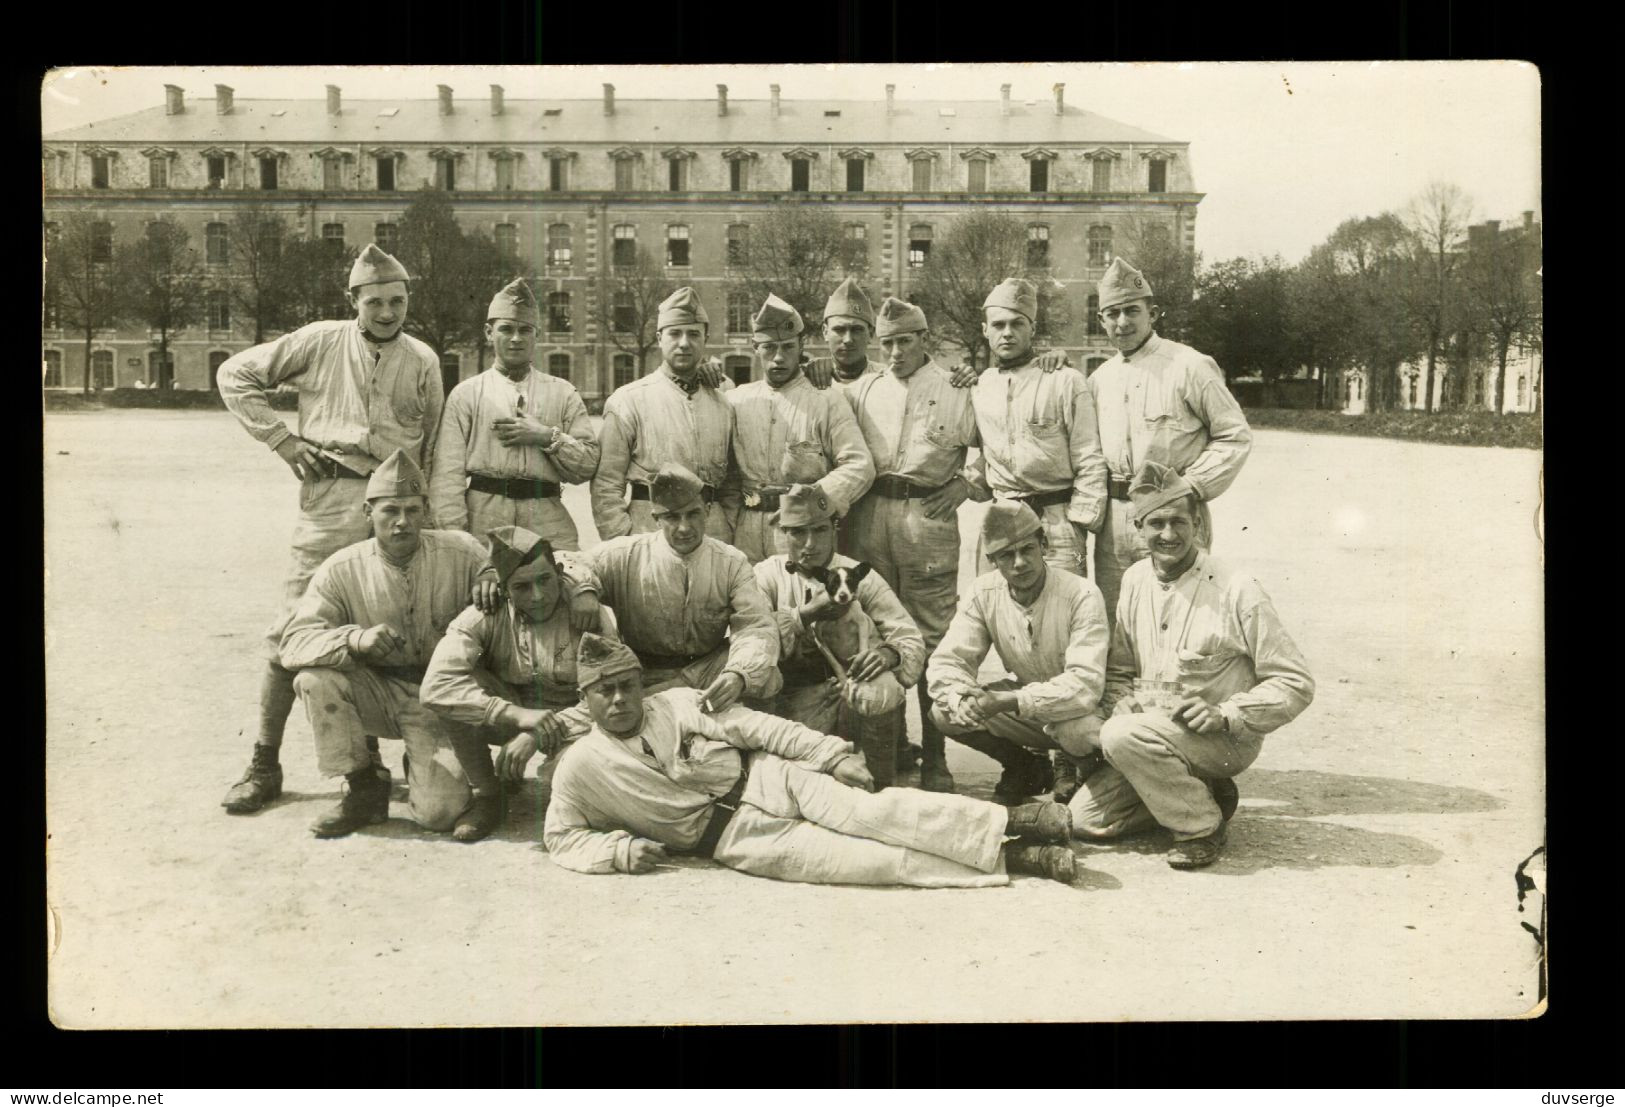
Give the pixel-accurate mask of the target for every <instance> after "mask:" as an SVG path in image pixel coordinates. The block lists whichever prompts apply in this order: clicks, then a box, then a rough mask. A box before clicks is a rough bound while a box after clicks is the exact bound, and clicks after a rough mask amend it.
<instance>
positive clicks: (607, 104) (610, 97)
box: [604, 85, 615, 115]
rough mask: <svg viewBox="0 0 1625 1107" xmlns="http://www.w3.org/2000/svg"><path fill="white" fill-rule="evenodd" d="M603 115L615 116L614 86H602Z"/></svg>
mask: <svg viewBox="0 0 1625 1107" xmlns="http://www.w3.org/2000/svg"><path fill="white" fill-rule="evenodd" d="M604 114H605V115H614V114H615V86H614V85H605V86H604Z"/></svg>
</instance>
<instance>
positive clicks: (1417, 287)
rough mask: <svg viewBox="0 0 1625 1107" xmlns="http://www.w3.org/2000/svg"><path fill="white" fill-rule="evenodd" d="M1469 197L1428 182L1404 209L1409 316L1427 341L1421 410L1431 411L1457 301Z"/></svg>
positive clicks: (1469, 213)
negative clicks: (1408, 268) (1407, 255)
mask: <svg viewBox="0 0 1625 1107" xmlns="http://www.w3.org/2000/svg"><path fill="white" fill-rule="evenodd" d="M1472 211H1473V201H1472V197H1470V196H1468V195H1467V193H1466V192H1464V191H1462V189H1461V188H1459V187H1458V186H1456V185H1454V184H1449V183H1445V182H1441V181H1434V182H1432V183H1430V184H1429V185H1428V186H1427V187H1426V188H1425V189H1423V190H1422V192H1421V193H1420V194H1419V195H1418V196H1417V197H1416V198H1415V199H1413V200H1412V201H1411V202H1410V205H1409V207H1407V208H1406V210H1405V214H1404V222H1405V229H1406V231H1407V232H1408V234H1409V235H1410V239H1411V243H1410V246H1411V250H1410V255H1411V256H1410V262H1411V266H1410V268H1411V282H1410V289H1409V292H1410V296H1409V300H1410V309H1411V318H1412V320H1413V322H1414V323H1415V325H1416V327H1417V330H1418V332H1419V334H1420V336H1421V338H1422V339H1423V341H1424V342H1425V343H1426V344H1427V368H1426V370H1425V372H1424V374H1423V377H1422V397H1423V399H1422V409H1423V410H1424V411H1432V410H1433V381H1434V375H1435V372H1436V368H1437V365H1438V362H1439V356H1440V354H1441V353H1442V352H1443V351H1444V349H1445V346H1446V345H1447V344H1448V342H1449V339H1450V334H1451V332H1452V331H1453V330H1454V329H1455V326H1456V316H1457V313H1458V310H1459V300H1460V287H1459V285H1460V280H1459V277H1460V273H1459V269H1460V262H1461V257H1462V255H1461V240H1462V236H1463V235H1464V234H1465V232H1466V229H1467V224H1468V222H1469V220H1470V219H1471V218H1472Z"/></svg>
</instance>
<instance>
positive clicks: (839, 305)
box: [824, 277, 875, 330]
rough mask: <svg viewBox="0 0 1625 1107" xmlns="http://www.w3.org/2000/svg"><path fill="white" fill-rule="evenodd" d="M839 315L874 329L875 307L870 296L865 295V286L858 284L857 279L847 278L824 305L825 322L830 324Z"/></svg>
mask: <svg viewBox="0 0 1625 1107" xmlns="http://www.w3.org/2000/svg"><path fill="white" fill-rule="evenodd" d="M837 315H839V316H843V317H845V318H847V319H856V320H858V321H859V322H861V323H867V324H869V328H870V329H871V330H873V329H874V325H875V307H874V305H873V304H872V303H870V302H869V297H868V295H867V294H865V293H864V291H863V286H862V285H860V284H858V279H857V278H856V277H848V278H846V280H844V281H842V282H841V283H840V284H838V285H836V286H835V291H834V292H831V293H830V294H829V300H828V302H826V303H825V304H824V322H826V323H827V322H829V321H830V320H831V319H833V318H835V317H836V316H837Z"/></svg>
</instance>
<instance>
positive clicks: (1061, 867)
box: [1004, 842, 1078, 884]
mask: <svg viewBox="0 0 1625 1107" xmlns="http://www.w3.org/2000/svg"><path fill="white" fill-rule="evenodd" d="M1004 864H1005V867H1006V868H1007V869H1009V870H1010V871H1011V872H1013V873H1027V874H1029V875H1032V876H1047V877H1049V878H1050V879H1051V880H1059V881H1060V882H1061V883H1062V884H1070V883H1072V882H1073V881H1074V880H1076V879H1077V876H1078V859H1077V857H1075V856H1074V855H1073V853H1072V851H1071V850H1070V849H1068V848H1067V847H1065V846H1035V845H1029V844H1027V843H1025V842H1011V843H1010V844H1009V845H1008V846H1006V847H1005V848H1004Z"/></svg>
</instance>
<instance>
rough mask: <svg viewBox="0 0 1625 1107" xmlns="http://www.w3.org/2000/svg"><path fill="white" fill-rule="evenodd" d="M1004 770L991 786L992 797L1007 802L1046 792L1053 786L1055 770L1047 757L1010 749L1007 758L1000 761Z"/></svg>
mask: <svg viewBox="0 0 1625 1107" xmlns="http://www.w3.org/2000/svg"><path fill="white" fill-rule="evenodd" d="M1000 763H1001V764H1002V765H1003V766H1004V772H1002V773H1000V774H999V782H998V784H996V785H994V786H993V798H994V799H999V800H1004V801H1005V802H1006V803H1009V802H1010V801H1012V800H1024V799H1026V798H1027V797H1028V796H1036V795H1039V794H1041V793H1043V792H1048V791H1050V790H1052V789H1053V788H1054V787H1055V772H1054V770H1053V769H1051V768H1050V765H1049V758H1047V757H1040V756H1038V755H1037V754H1033V753H1028V752H1026V751H1025V750H1015V749H1012V751H1011V753H1010V755H1009V758H1008V759H1007V760H1003V761H1001V762H1000Z"/></svg>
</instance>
